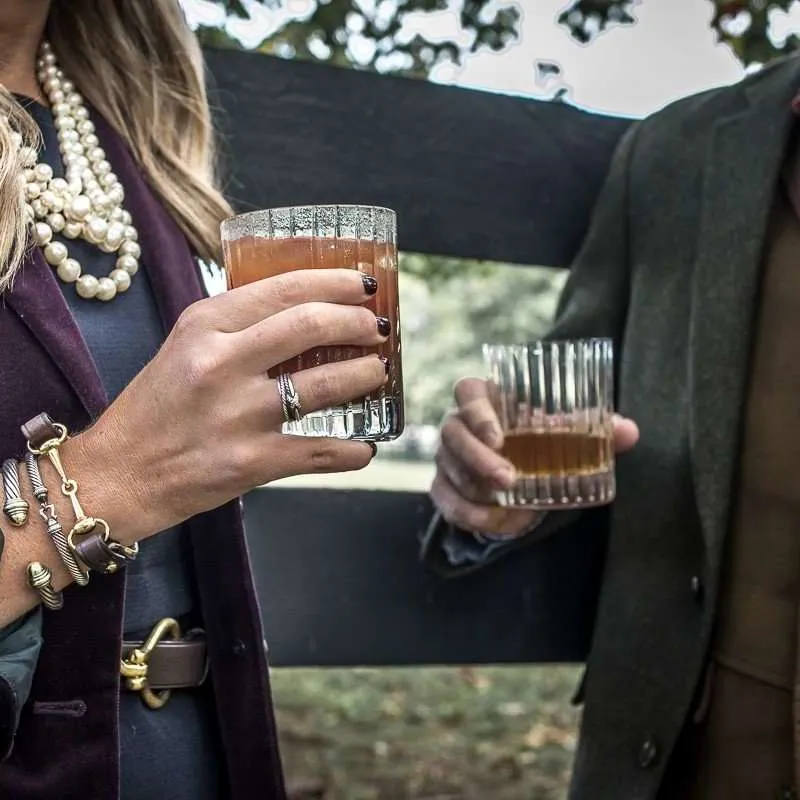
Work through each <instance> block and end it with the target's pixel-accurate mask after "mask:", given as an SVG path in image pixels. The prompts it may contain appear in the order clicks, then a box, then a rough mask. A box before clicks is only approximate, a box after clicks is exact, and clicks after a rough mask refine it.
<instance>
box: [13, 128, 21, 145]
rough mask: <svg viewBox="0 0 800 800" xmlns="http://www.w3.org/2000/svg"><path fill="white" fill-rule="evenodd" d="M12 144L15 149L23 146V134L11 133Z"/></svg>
mask: <svg viewBox="0 0 800 800" xmlns="http://www.w3.org/2000/svg"><path fill="white" fill-rule="evenodd" d="M11 142H12V144H13V145H14V146H15V147H20V146H21V145H22V134H21V133H20V132H19V131H11Z"/></svg>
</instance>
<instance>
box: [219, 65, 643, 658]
mask: <svg viewBox="0 0 800 800" xmlns="http://www.w3.org/2000/svg"><path fill="white" fill-rule="evenodd" d="M207 61H208V65H209V68H210V70H211V73H212V76H213V83H214V89H213V95H212V96H213V100H214V103H215V105H216V106H217V121H218V125H219V127H220V129H221V131H222V132H223V134H224V137H225V156H226V159H227V166H228V168H229V172H230V175H231V181H230V185H229V195H230V197H231V198H232V199H233V201H234V202H235V204H236V206H237V207H238V208H239V209H251V208H257V207H264V206H275V205H292V204H303V203H336V202H342V203H369V204H377V205H383V206H389V207H391V208H394V209H395V210H396V211H397V212H398V228H399V239H400V244H401V247H402V248H403V249H405V250H407V251H416V252H423V253H431V254H445V255H452V256H460V257H467V258H485V259H491V260H496V261H505V262H511V263H518V264H537V265H552V266H566V265H568V264H569V261H570V259H571V258H572V256H573V255H574V253H575V251H576V249H577V248H578V246H579V244H580V241H581V238H582V236H583V233H584V231H585V229H586V226H587V223H588V219H589V213H590V210H591V208H592V205H593V203H594V200H595V198H596V196H597V192H598V190H599V187H600V185H601V184H602V181H603V178H604V176H605V173H606V170H607V166H608V161H609V158H610V155H611V153H612V151H613V148H614V146H615V144H616V142H617V140H618V139H619V137H620V135H621V133H622V132H623V131H624V129H625V128H626V127H627V125H628V124H629V122H628V121H626V120H621V119H612V118H608V117H602V116H598V115H592V114H587V113H583V112H581V111H578V110H575V109H572V108H569V107H566V106H564V105H558V104H550V103H543V102H534V101H530V100H524V99H521V98H515V97H507V96H502V95H498V94H489V93H483V92H475V91H468V90H464V89H458V88H448V87H443V86H437V85H433V84H430V83H425V82H422V81H413V80H407V79H401V78H391V77H386V76H378V75H374V74H369V73H363V72H355V71H352V70H344V69H337V68H331V67H326V66H321V65H316V64H306V63H300V62H293V61H282V60H279V59H275V58H270V57H267V56H263V55H254V54H248V53H238V52H231V51H208V52H207ZM430 513H431V508H430V504H429V501H428V499H427V498H426V497H425V496H424V495H418V494H410V493H403V492H371V491H347V492H344V491H335V490H324V489H319V490H314V489H307V490H300V489H278V488H270V489H261V490H257V491H255V492H253V493H251V495H250V496H249V497H248V498H247V499H246V516H247V528H248V538H249V540H250V547H251V553H252V558H253V565H254V571H255V575H256V581H257V584H258V588H259V593H260V596H261V605H262V611H263V614H264V621H265V627H266V632H267V638H268V642H269V646H270V653H271V660H272V662H273V663H274V664H277V665H329V666H330V665H357V664H364V665H367V664H373V665H384V664H421V663H451V664H455V663H488V662H532V661H581V660H583V658H584V656H585V653H586V649H587V647H588V641H589V636H590V634H591V629H592V620H593V610H592V606H593V599H594V597H595V594H596V591H597V574H598V571H597V561H598V559H600V558H602V543H601V542H599V541H598V540H596V539H593V538H592V536H591V534H589V535H587V534H586V533H584V534H577V533H575V534H570V533H567V534H563V535H560V536H558V537H554V538H552V539H551V540H549V541H548V542H546V543H544V544H542V545H539V546H537V547H536V548H531V549H530V550H529V551H528V552H527V553H524V554H522V555H519V556H516V557H514V558H513V559H508V560H507V561H506V562H501V563H500V564H498V565H497V566H496V567H494V568H492V569H491V570H488V571H487V572H486V573H485V574H477V575H475V576H472V577H470V578H468V579H462V580H458V581H443V580H441V579H439V578H437V577H436V576H433V575H431V574H429V573H428V572H426V570H424V569H423V567H422V566H421V565H420V564H419V562H418V560H417V550H418V540H417V536H418V534H419V532H420V530H421V529H422V528H423V527H424V525H425V524H426V522H427V520H428V518H429V516H430Z"/></svg>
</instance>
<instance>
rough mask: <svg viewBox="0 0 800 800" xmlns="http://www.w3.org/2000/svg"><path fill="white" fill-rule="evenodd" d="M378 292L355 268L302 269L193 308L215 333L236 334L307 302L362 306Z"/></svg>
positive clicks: (225, 294)
mask: <svg viewBox="0 0 800 800" xmlns="http://www.w3.org/2000/svg"><path fill="white" fill-rule="evenodd" d="M377 289H378V285H377V281H376V280H375V278H372V277H371V276H369V275H365V274H364V273H362V272H359V271H357V270H355V269H303V270H294V271H292V272H285V273H283V274H281V275H276V276H275V277H272V278H264V279H262V280H260V281H255V282H254V283H249V284H247V285H246V286H240V287H239V288H238V289H231V290H230V291H228V292H224V293H223V294H219V295H216V296H215V297H211V298H208V299H207V300H201V301H200V302H199V303H195V304H194V305H195V306H196V307H198V310H199V313H201V314H202V315H203V317H204V318H205V320H206V321H207V324H208V327H210V328H211V329H212V330H216V331H221V332H222V333H234V332H236V331H241V330H244V329H245V328H249V327H250V326H251V325H256V324H257V323H259V322H261V321H262V320H264V319H266V318H267V317H271V316H272V315H274V314H278V313H280V312H281V311H284V310H286V309H288V308H292V307H293V306H298V305H301V304H304V303H336V304H340V305H359V304H361V303H364V302H366V300H368V299H369V298H370V297H372V296H373V295H374V294H375V293H376V292H377Z"/></svg>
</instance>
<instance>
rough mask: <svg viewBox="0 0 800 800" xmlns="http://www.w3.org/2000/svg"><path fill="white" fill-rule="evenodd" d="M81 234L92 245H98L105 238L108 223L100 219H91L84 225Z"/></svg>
mask: <svg viewBox="0 0 800 800" xmlns="http://www.w3.org/2000/svg"><path fill="white" fill-rule="evenodd" d="M83 233H84V235H85V236H86V238H87V239H88V240H89V241H90V242H91V243H92V244H98V243H99V242H102V241H103V239H105V238H106V233H108V223H107V222H106V221H105V220H104V219H101V218H100V217H92V218H91V219H90V220H89V221H88V222H86V223H85V224H84V226H83Z"/></svg>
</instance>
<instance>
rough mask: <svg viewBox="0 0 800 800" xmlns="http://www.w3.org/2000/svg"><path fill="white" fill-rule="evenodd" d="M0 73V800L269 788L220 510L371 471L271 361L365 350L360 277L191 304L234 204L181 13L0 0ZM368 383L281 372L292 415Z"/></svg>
mask: <svg viewBox="0 0 800 800" xmlns="http://www.w3.org/2000/svg"><path fill="white" fill-rule="evenodd" d="M0 83H2V86H3V91H2V93H0V458H1V460H2V462H3V471H2V473H3V506H4V511H3V515H2V520H0V528H2V530H3V533H4V536H3V537H2V539H0V543H2V544H3V547H2V554H0V758H2V762H0V797H2V798H9V799H10V798H13V799H14V800H56V799H58V800H68V798H80V799H81V800H102V799H104V798H109V799H110V800H113V798H117V797H122V798H124V800H138V798H169V800H206V799H208V800H211V799H212V798H235V800H245V799H246V798H253V800H256V798H257V799H258V800H272V799H273V798H283V797H284V789H283V782H282V776H281V768H280V762H279V757H278V752H277V746H276V735H275V724H274V720H273V714H272V708H271V701H270V692H269V682H268V676H267V664H266V657H265V652H264V651H265V646H264V641H263V634H262V630H261V626H260V620H259V613H258V608H257V605H256V597H255V594H254V591H253V584H252V581H251V576H250V572H249V565H248V558H247V552H246V548H245V543H244V537H243V532H242V520H241V512H240V505H239V503H238V502H237V501H236V498H237V497H239V496H240V495H241V494H242V493H243V492H245V491H247V490H248V489H250V488H252V487H254V486H257V485H260V484H263V483H265V482H269V481H271V480H274V479H276V478H280V477H284V476H287V475H290V474H297V473H303V472H311V471H340V470H352V469H359V468H361V467H363V466H365V465H366V464H368V463H369V461H370V459H371V458H372V456H373V455H374V450H373V449H372V448H371V447H370V446H368V445H366V444H360V443H355V442H337V441H320V440H310V439H309V440H301V439H289V438H286V437H283V436H281V435H280V433H279V428H280V424H281V422H282V421H283V413H284V412H283V410H282V404H281V397H280V394H279V391H278V388H277V387H276V384H275V382H273V381H270V380H269V379H268V378H267V374H266V373H267V370H268V369H269V368H270V367H271V366H273V365H275V364H277V363H279V362H281V361H283V360H284V359H286V358H288V357H291V356H293V355H295V354H298V353H300V352H302V351H304V350H306V349H308V348H309V347H312V346H315V345H321V344H329V343H330V344H334V343H341V344H364V345H372V344H377V343H379V342H380V341H382V339H383V337H382V336H381V333H380V330H379V328H380V327H382V326H381V325H380V320H376V317H375V316H374V315H373V314H372V313H371V312H370V311H368V310H367V309H366V308H365V307H364V306H363V304H364V303H365V301H366V300H367V299H368V298H369V296H370V295H372V294H374V293H375V291H376V285H375V282H374V280H373V279H371V278H367V277H362V276H361V275H360V274H359V273H358V272H356V271H354V270H353V271H351V270H342V271H330V272H329V273H325V274H324V275H322V274H320V273H319V272H317V273H315V274H314V280H313V281H312V280H311V279H310V273H308V272H305V271H302V269H301V270H300V271H298V272H296V273H295V274H293V275H292V276H291V277H290V278H275V279H271V280H265V281H262V282H260V283H256V284H253V285H251V286H248V287H245V288H243V289H239V290H236V291H233V292H229V293H227V294H223V295H220V296H216V297H212V298H204V296H203V294H204V293H203V290H202V283H201V273H200V268H199V267H198V263H197V262H198V259H203V260H205V261H217V262H218V261H219V258H220V253H219V223H220V221H221V220H222V219H223V218H225V217H226V216H228V215H229V214H230V213H231V211H230V208H229V207H228V205H227V203H226V201H225V199H224V198H223V196H222V194H221V193H220V191H219V189H218V188H217V184H216V182H215V178H214V173H213V168H212V167H213V163H214V147H213V137H212V130H211V123H210V119H209V112H208V108H207V104H206V96H205V87H204V82H203V66H202V61H201V55H200V51H199V49H198V46H197V43H196V41H195V39H194V37H193V35H192V34H191V32H190V31H189V30H188V29H187V26H186V24H185V21H184V19H183V16H182V14H181V11H180V8H179V6H178V0H136V2H130V1H129V0H52V2H51V1H50V0H4V2H3V3H2V4H0ZM298 266H299V267H302V265H298ZM384 380H385V368H384V365H383V363H381V361H380V360H379V359H378V358H377V357H368V358H363V359H358V360H354V361H351V362H348V363H345V364H337V365H331V366H324V367H319V368H317V369H313V370H308V371H306V372H301V373H299V374H297V375H295V376H294V381H295V385H296V388H297V392H298V394H299V398H300V400H301V403H302V408H303V410H304V411H311V410H313V409H317V408H323V407H325V406H327V405H329V404H331V403H337V402H344V401H347V400H348V399H350V398H353V397H357V396H360V395H363V394H366V393H368V392H370V391H374V390H375V389H376V388H378V387H379V386H380V385H381V384H382V383H383V382H384ZM43 413H46V414H48V415H49V417H43V416H42V414H43ZM61 426H63V427H61ZM65 434H68V435H66V438H65ZM26 452H28V453H31V454H30V455H28V456H27V458H26V455H25V454H26ZM34 454H35V455H34ZM76 583H77V584H78V585H74V584H76ZM42 605H44V606H45V607H46V608H44V609H43V608H42ZM165 690H166V692H165ZM169 690H171V693H170V692H169Z"/></svg>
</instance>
